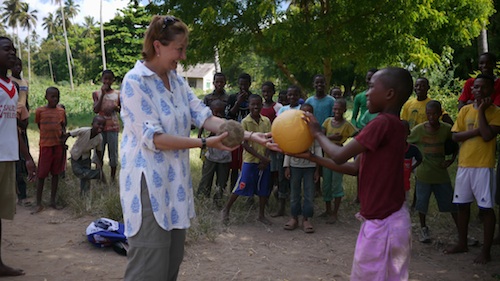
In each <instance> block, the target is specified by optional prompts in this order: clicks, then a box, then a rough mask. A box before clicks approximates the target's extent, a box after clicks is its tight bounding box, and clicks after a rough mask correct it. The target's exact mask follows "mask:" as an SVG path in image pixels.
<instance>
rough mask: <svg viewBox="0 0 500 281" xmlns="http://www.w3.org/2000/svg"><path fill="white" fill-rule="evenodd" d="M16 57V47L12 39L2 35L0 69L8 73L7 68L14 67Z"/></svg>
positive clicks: (0, 39)
mask: <svg viewBox="0 0 500 281" xmlns="http://www.w3.org/2000/svg"><path fill="white" fill-rule="evenodd" d="M16 59H17V57H16V48H14V44H13V43H12V40H10V39H9V38H7V37H4V36H0V69H1V70H3V71H5V74H7V70H8V69H12V67H14V64H15V63H16Z"/></svg>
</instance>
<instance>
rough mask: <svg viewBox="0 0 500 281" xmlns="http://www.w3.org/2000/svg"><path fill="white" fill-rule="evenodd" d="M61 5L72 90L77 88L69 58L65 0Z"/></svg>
mask: <svg viewBox="0 0 500 281" xmlns="http://www.w3.org/2000/svg"><path fill="white" fill-rule="evenodd" d="M59 3H60V6H61V15H62V22H63V31H64V41H66V59H67V60H68V71H69V83H70V85H71V91H74V90H75V86H74V85H73V69H72V67H71V60H70V58H69V52H70V50H69V42H68V33H67V31H66V19H65V17H64V8H63V4H62V3H63V1H61V2H59Z"/></svg>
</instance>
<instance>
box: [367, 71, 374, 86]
mask: <svg viewBox="0 0 500 281" xmlns="http://www.w3.org/2000/svg"><path fill="white" fill-rule="evenodd" d="M373 74H374V73H373V72H371V71H370V72H367V73H366V76H365V82H366V84H369V83H370V80H371V79H372V76H373Z"/></svg>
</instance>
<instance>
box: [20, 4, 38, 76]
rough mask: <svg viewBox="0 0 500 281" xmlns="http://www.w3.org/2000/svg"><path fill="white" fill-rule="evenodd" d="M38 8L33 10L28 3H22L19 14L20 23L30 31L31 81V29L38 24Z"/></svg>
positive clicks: (28, 41)
mask: <svg viewBox="0 0 500 281" xmlns="http://www.w3.org/2000/svg"><path fill="white" fill-rule="evenodd" d="M37 13H38V11H37V10H31V9H30V7H29V4H28V3H22V5H21V12H20V15H19V24H20V25H21V27H22V28H23V29H25V30H27V31H28V36H26V38H27V43H28V48H27V49H28V80H29V81H31V40H30V39H31V38H30V37H31V29H32V28H33V27H35V26H36V21H37V20H38V17H37Z"/></svg>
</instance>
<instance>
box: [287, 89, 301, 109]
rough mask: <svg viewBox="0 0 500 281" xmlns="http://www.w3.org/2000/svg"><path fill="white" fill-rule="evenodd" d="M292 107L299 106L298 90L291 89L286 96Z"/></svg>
mask: <svg viewBox="0 0 500 281" xmlns="http://www.w3.org/2000/svg"><path fill="white" fill-rule="evenodd" d="M286 97H287V98H288V102H289V103H290V106H297V105H298V104H299V92H298V91H297V89H294V88H290V89H288V92H287V94H286Z"/></svg>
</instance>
